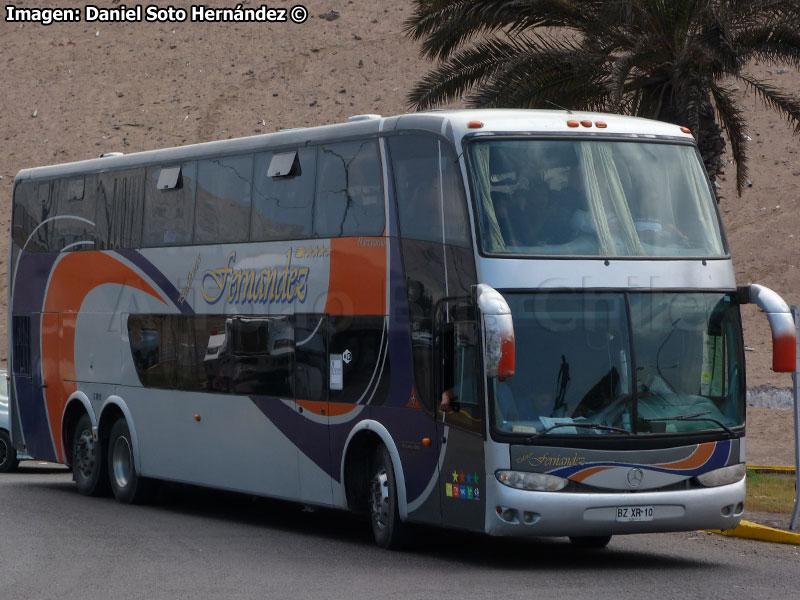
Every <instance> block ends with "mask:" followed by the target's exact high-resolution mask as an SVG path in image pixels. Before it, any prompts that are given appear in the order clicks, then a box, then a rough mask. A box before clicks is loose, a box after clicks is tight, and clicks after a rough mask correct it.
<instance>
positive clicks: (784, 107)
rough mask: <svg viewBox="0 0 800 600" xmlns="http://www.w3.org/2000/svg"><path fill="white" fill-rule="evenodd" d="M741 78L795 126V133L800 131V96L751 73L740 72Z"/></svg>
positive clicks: (764, 101) (770, 106)
mask: <svg viewBox="0 0 800 600" xmlns="http://www.w3.org/2000/svg"><path fill="white" fill-rule="evenodd" d="M739 79H741V80H742V81H744V82H745V83H746V84H747V87H748V88H749V89H751V90H753V92H755V94H756V96H758V97H759V98H761V101H762V102H763V103H764V105H765V106H767V107H769V108H771V109H772V110H774V111H775V112H777V113H778V114H779V115H781V116H783V117H784V118H785V119H786V120H787V121H788V123H789V124H790V125H792V126H793V127H794V132H795V133H800V98H798V97H797V96H793V95H791V94H787V93H786V92H784V91H783V90H781V89H779V88H777V87H775V86H773V85H770V84H768V83H764V82H763V81H759V80H757V79H755V78H754V77H751V76H749V75H745V74H740V75H739Z"/></svg>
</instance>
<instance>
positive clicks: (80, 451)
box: [72, 413, 108, 496]
mask: <svg viewBox="0 0 800 600" xmlns="http://www.w3.org/2000/svg"><path fill="white" fill-rule="evenodd" d="M72 479H74V480H75V485H76V486H77V487H78V491H79V492H80V493H81V494H83V495H84V496H100V495H102V494H105V493H106V492H107V491H108V476H107V474H106V465H105V452H103V446H102V444H101V443H100V440H99V439H95V437H94V434H93V433H92V421H91V419H89V415H87V414H86V413H84V414H83V415H81V418H80V419H78V422H77V423H75V428H74V429H73V430H72Z"/></svg>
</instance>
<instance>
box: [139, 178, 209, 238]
mask: <svg viewBox="0 0 800 600" xmlns="http://www.w3.org/2000/svg"><path fill="white" fill-rule="evenodd" d="M177 168H178V167H176V166H170V167H148V168H147V179H146V184H145V198H144V203H145V207H144V230H143V232H142V238H143V239H142V245H143V246H146V247H159V246H179V245H185V244H190V243H191V242H192V225H193V223H194V190H195V181H196V177H197V163H196V162H190V163H185V164H183V165H180V166H179V172H178V173H176V175H177V178H175V177H172V174H173V172H174V170H175V169H177ZM162 172H165V173H164V175H165V176H162ZM166 175H169V177H167V176H166ZM173 181H174V185H173V184H172V182H173ZM159 182H161V184H162V186H165V187H163V188H160V187H159Z"/></svg>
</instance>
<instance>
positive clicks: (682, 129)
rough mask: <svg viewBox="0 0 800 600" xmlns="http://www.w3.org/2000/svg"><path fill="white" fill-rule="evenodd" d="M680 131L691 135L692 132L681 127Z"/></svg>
mask: <svg viewBox="0 0 800 600" xmlns="http://www.w3.org/2000/svg"><path fill="white" fill-rule="evenodd" d="M681 131H682V132H683V133H688V134H691V133H692V130H691V129H689V128H688V127H681Z"/></svg>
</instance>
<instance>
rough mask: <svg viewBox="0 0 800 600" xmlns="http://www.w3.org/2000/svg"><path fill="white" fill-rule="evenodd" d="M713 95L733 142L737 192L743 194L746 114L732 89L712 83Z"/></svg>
mask: <svg viewBox="0 0 800 600" xmlns="http://www.w3.org/2000/svg"><path fill="white" fill-rule="evenodd" d="M711 97H712V98H713V99H714V106H715V108H716V111H717V117H718V118H719V122H720V124H721V125H722V128H723V129H724V130H725V133H726V134H727V136H728V141H729V142H730V144H731V154H732V155H733V162H734V163H736V192H737V193H738V194H739V195H740V196H741V195H742V190H743V189H744V187H745V185H746V184H747V149H746V143H747V142H746V138H745V134H746V126H745V121H744V115H743V112H742V109H741V108H739V106H738V105H737V104H736V101H735V100H734V99H733V94H732V93H731V91H730V90H727V89H724V88H722V87H720V86H718V85H717V84H716V83H712V84H711Z"/></svg>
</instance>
